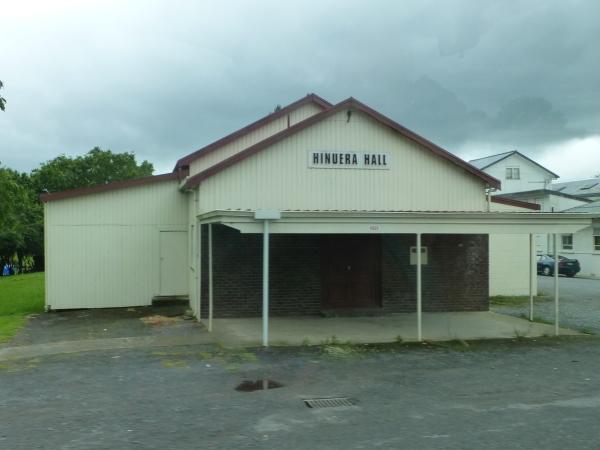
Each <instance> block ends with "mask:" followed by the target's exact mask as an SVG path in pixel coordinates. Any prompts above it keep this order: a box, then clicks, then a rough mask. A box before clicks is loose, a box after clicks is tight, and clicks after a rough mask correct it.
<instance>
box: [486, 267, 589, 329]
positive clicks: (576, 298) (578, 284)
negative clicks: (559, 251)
mask: <svg viewBox="0 0 600 450" xmlns="http://www.w3.org/2000/svg"><path fill="white" fill-rule="evenodd" d="M559 289H560V292H559V320H560V325H561V326H562V327H566V328H572V329H574V330H577V331H582V332H586V333H593V334H600V280H596V279H585V278H566V277H560V279H559ZM538 290H539V292H540V293H543V294H544V295H545V298H544V299H543V300H537V301H536V302H535V304H534V317H535V318H536V319H541V320H543V321H547V322H553V321H554V298H553V293H554V279H553V278H552V277H543V276H538ZM492 310H493V311H494V312H497V313H502V314H508V315H511V316H517V317H522V316H523V315H525V316H528V315H529V305H528V304H524V305H522V306H493V307H492Z"/></svg>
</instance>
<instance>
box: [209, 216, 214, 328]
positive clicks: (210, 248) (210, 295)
mask: <svg viewBox="0 0 600 450" xmlns="http://www.w3.org/2000/svg"><path fill="white" fill-rule="evenodd" d="M212 330H213V242H212V224H211V223H209V224H208V331H212Z"/></svg>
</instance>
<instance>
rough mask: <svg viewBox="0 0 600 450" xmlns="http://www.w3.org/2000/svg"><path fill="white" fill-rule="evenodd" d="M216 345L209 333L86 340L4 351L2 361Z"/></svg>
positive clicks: (0, 355) (5, 349) (50, 343)
mask: <svg viewBox="0 0 600 450" xmlns="http://www.w3.org/2000/svg"><path fill="white" fill-rule="evenodd" d="M202 344H208V345H214V344H215V340H214V339H213V337H212V336H210V335H208V334H203V335H202V336H194V337H190V336H168V337H167V336H135V337H122V338H105V339H82V340H77V341H61V342H49V343H46V344H34V345H22V346H16V347H6V348H2V349H0V361H8V360H15V359H27V358H36V357H39V356H51V355H58V354H68V353H81V352H92V351H102V350H121V349H133V348H145V347H176V346H185V345H202Z"/></svg>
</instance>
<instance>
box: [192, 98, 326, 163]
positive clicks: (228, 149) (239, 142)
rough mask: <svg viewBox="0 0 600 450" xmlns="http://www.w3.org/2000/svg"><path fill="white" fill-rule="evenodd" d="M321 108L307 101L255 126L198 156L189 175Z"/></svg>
mask: <svg viewBox="0 0 600 450" xmlns="http://www.w3.org/2000/svg"><path fill="white" fill-rule="evenodd" d="M321 111H323V109H322V108H321V107H319V106H317V105H316V104H314V103H307V104H304V105H302V106H299V107H298V108H296V109H295V110H293V111H291V112H290V113H289V114H286V115H284V116H282V117H280V118H278V119H276V120H273V121H272V122H269V123H267V124H265V125H263V126H262V127H260V128H257V129H256V130H254V131H251V132H250V133H247V134H244V135H243V136H241V137H239V138H238V139H236V140H234V141H233V142H230V143H228V144H226V145H224V146H223V147H221V148H219V149H217V150H215V151H213V152H210V153H208V154H206V156H203V157H200V158H198V159H196V160H194V161H192V163H191V164H190V175H195V174H197V173H199V172H202V171H203V170H206V169H208V168H209V167H211V166H213V165H215V164H217V163H219V162H221V161H223V160H225V159H227V158H229V157H230V156H233V155H235V154H236V153H238V152H241V151H242V150H244V149H246V148H248V147H250V146H251V145H254V144H256V143H258V142H260V141H263V140H265V139H267V138H268V137H270V136H273V135H274V134H277V133H279V132H280V131H283V130H285V129H286V128H288V127H289V126H292V125H295V124H297V123H298V122H301V121H303V120H304V119H308V118H309V117H311V116H314V115H315V114H318V113H320V112H321Z"/></svg>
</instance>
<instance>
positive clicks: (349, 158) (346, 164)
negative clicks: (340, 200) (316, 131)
mask: <svg viewBox="0 0 600 450" xmlns="http://www.w3.org/2000/svg"><path fill="white" fill-rule="evenodd" d="M390 164H391V158H390V154H389V153H385V152H343V151H342V152H340V151H338V152H332V151H313V152H309V154H308V167H310V168H312V169H380V170H381V169H383V170H386V169H388V170H389V168H390Z"/></svg>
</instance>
